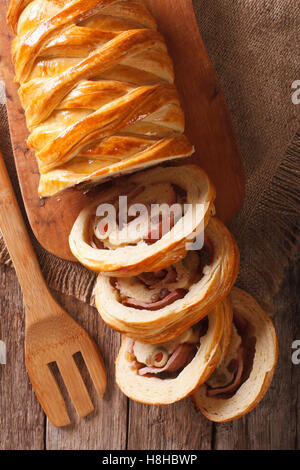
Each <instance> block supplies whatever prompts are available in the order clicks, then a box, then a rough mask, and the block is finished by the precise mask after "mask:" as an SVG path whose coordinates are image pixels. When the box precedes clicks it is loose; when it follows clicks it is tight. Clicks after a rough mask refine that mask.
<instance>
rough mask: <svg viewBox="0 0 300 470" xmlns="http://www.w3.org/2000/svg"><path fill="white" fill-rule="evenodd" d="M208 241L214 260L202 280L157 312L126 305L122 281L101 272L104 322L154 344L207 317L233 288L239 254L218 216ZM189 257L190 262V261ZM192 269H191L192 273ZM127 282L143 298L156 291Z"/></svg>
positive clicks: (98, 298)
mask: <svg viewBox="0 0 300 470" xmlns="http://www.w3.org/2000/svg"><path fill="white" fill-rule="evenodd" d="M205 238H206V239H207V242H209V245H210V249H211V258H212V259H211V260H210V264H208V265H206V266H205V267H204V268H203V275H202V277H201V278H200V279H199V280H197V281H196V282H193V283H192V284H191V285H190V286H188V287H187V289H188V290H187V292H186V294H185V295H184V297H183V298H179V299H178V300H175V301H174V302H172V303H170V304H168V305H165V306H163V307H162V308H159V309H157V310H147V309H145V308H144V309H141V308H135V307H133V306H127V305H126V304H123V303H122V301H121V298H120V294H119V291H118V289H117V286H118V285H119V284H120V282H121V281H122V279H120V278H119V280H117V281H116V282H112V280H111V278H108V277H107V276H105V275H104V274H102V273H100V274H99V276H98V280H97V284H96V289H95V301H96V306H97V309H98V311H99V313H100V315H101V316H102V318H103V320H104V321H105V322H106V323H107V324H108V325H109V326H111V327H112V328H114V329H116V330H117V331H119V332H121V333H123V334H125V335H127V336H130V337H131V338H135V339H136V340H138V341H141V342H144V343H150V344H151V343H152V344H155V343H160V342H163V341H169V340H171V339H173V338H174V337H176V336H178V335H179V334H180V333H182V331H184V330H186V329H187V328H188V327H189V326H191V325H193V324H195V323H197V322H198V321H200V320H201V319H202V318H203V317H205V316H206V315H208V313H209V312H210V311H211V310H212V309H214V308H215V306H216V305H218V304H219V303H220V302H221V301H222V300H224V299H225V298H226V297H227V296H228V295H229V292H230V290H231V289H232V286H233V284H234V282H235V280H236V277H237V274H238V269H239V252H238V248H237V245H236V243H235V241H234V239H233V237H232V235H231V234H230V232H229V231H228V229H227V228H226V227H225V225H224V224H223V223H222V222H221V221H220V220H218V219H217V218H216V217H211V219H210V221H209V223H208V225H207V228H206V230H205ZM200 253H201V251H200ZM190 254H191V253H190V252H189V255H190ZM189 255H188V256H187V258H186V260H187V261H188V260H189V259H190V258H189ZM195 256H196V257H197V256H198V255H197V254H195ZM187 261H186V264H187V267H189V265H188V263H187ZM183 263H184V261H183ZM181 264H182V262H181ZM175 267H176V266H175ZM174 269H175V268H174ZM192 269H193V267H192V266H190V270H192ZM188 272H189V271H188ZM128 283H129V285H130V286H131V288H132V290H133V291H134V287H135V286H137V287H136V290H137V291H138V293H139V295H140V297H142V296H143V295H145V294H147V295H148V296H149V295H151V292H153V291H151V290H149V289H147V288H146V287H144V289H142V287H143V284H142V282H141V281H140V278H136V277H133V278H128V281H127V284H128ZM139 288H140V289H139ZM174 288H176V284H175V287H174ZM140 291H141V292H140ZM140 297H139V298H140ZM230 327H231V325H230Z"/></svg>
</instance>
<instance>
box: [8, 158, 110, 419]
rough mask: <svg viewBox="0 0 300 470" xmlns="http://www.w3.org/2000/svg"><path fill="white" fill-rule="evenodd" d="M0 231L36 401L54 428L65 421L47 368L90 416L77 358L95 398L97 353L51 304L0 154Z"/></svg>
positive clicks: (100, 375)
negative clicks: (14, 281) (21, 313)
mask: <svg viewBox="0 0 300 470" xmlns="http://www.w3.org/2000/svg"><path fill="white" fill-rule="evenodd" d="M0 229H1V232H2V235H3V238H4V240H5V242H6V245H7V248H8V251H9V253H10V256H11V258H12V260H13V263H14V266H15V269H16V272H17V275H18V279H19V282H20V284H21V287H22V292H23V297H24V305H25V363H26V368H27V371H28V375H29V377H30V380H31V383H32V386H33V388H34V391H35V393H36V396H37V398H38V400H39V402H40V404H41V405H42V407H43V409H44V411H45V413H46V415H47V416H48V418H49V420H50V421H51V422H52V424H54V425H55V426H66V425H68V424H70V419H69V416H68V412H67V409H66V405H65V402H64V399H63V396H62V394H61V391H60V389H59V387H58V384H57V382H56V379H55V377H54V375H53V373H52V371H51V369H50V367H49V364H51V363H56V364H57V366H58V369H59V372H60V374H61V376H62V379H63V381H64V383H65V386H66V388H67V390H68V392H69V394H70V397H71V399H72V402H73V404H74V407H75V409H76V411H77V413H78V415H79V416H80V417H84V416H86V415H88V414H89V413H91V411H93V409H94V407H93V404H92V402H91V399H90V396H89V394H88V391H87V389H86V386H85V384H84V381H83V379H82V377H81V374H80V372H79V370H78V368H77V365H76V363H75V360H74V357H73V356H74V354H75V353H77V352H80V353H81V354H82V356H83V359H84V361H85V363H86V366H87V369H88V371H89V373H90V375H91V378H92V380H93V383H94V386H95V388H96V390H97V392H98V394H99V395H100V396H101V397H102V396H103V394H104V391H105V387H106V374H105V368H104V365H103V361H102V358H101V356H100V353H99V351H98V349H97V347H96V345H95V343H94V342H93V341H92V339H91V338H90V337H89V335H88V334H87V333H86V331H85V330H84V329H83V328H82V327H81V326H79V325H78V324H77V323H76V322H75V321H74V320H73V319H72V318H71V317H70V316H69V315H68V314H67V313H66V312H65V311H64V310H63V309H62V308H61V307H60V306H59V305H58V304H57V302H56V301H55V300H54V299H53V297H52V295H51V293H50V292H49V290H48V287H47V285H46V283H45V281H44V278H43V275H42V273H41V270H40V266H39V263H38V261H37V258H36V255H35V253H34V250H33V248H32V245H31V242H30V238H29V235H28V233H27V230H26V227H25V224H24V220H23V218H22V215H21V212H20V209H19V207H18V203H17V200H16V197H15V195H14V191H13V188H12V185H11V182H10V179H9V176H8V173H7V170H6V167H5V164H4V161H3V157H2V155H1V153H0Z"/></svg>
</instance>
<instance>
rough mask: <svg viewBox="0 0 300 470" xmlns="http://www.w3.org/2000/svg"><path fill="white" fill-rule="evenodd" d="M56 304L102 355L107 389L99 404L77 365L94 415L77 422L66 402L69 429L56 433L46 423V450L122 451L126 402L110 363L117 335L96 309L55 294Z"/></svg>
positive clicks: (117, 347) (112, 364)
mask: <svg viewBox="0 0 300 470" xmlns="http://www.w3.org/2000/svg"><path fill="white" fill-rule="evenodd" d="M56 298H57V300H58V301H59V302H60V304H61V305H62V306H63V307H64V308H65V309H66V310H67V311H68V312H69V313H70V314H72V313H73V316H74V319H75V320H76V321H78V322H79V323H80V324H81V325H82V326H83V327H84V328H85V329H86V331H88V332H89V334H90V335H91V337H92V338H93V339H94V341H95V342H96V344H98V345H99V347H100V350H101V352H102V355H103V358H104V362H105V366H106V370H107V389H106V392H105V395H104V398H103V399H102V400H100V399H99V397H98V396H97V394H96V392H95V390H94V388H93V385H92V383H91V381H90V379H89V374H88V373H87V371H86V370H85V368H84V367H83V364H82V363H81V366H80V370H81V372H82V376H83V378H84V381H85V383H86V384H87V388H88V391H89V393H90V396H91V398H92V402H93V405H94V407H95V411H94V412H93V413H92V414H91V415H90V416H88V417H87V418H85V419H81V420H80V419H79V418H78V417H77V416H76V412H75V411H74V409H73V408H72V405H71V403H70V400H69V398H68V397H67V396H66V394H64V396H65V398H66V403H67V408H68V411H69V414H70V417H71V421H72V425H71V426H70V427H68V428H65V429H57V428H55V427H54V426H52V425H51V424H50V423H49V422H48V424H47V432H46V439H45V440H46V447H47V449H50V450H53V449H74V450H76V449H98V450H99V449H125V448H126V427H127V398H126V397H125V396H124V395H123V394H122V393H121V392H120V391H119V390H118V388H117V387H116V385H115V378H114V375H115V371H114V359H115V355H116V352H117V351H118V349H119V347H120V343H121V339H120V335H119V334H117V333H115V332H114V331H112V330H111V329H110V328H109V327H108V326H107V325H105V324H104V323H103V322H102V320H101V317H100V315H99V314H98V312H97V311H96V309H94V308H92V307H89V306H88V305H86V304H84V303H82V302H79V301H77V300H75V299H73V298H72V297H67V296H64V295H63V294H57V293H56Z"/></svg>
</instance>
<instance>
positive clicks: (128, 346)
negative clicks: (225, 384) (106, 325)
mask: <svg viewBox="0 0 300 470" xmlns="http://www.w3.org/2000/svg"><path fill="white" fill-rule="evenodd" d="M231 323H232V307H231V303H230V301H229V300H228V299H225V300H224V301H223V302H221V303H220V304H219V305H218V306H216V308H215V309H214V310H213V311H212V312H211V313H209V315H208V316H207V317H206V318H205V319H203V320H201V321H200V322H199V323H198V324H197V325H195V326H194V327H192V328H189V329H188V330H186V331H185V332H184V333H182V334H181V335H180V336H179V337H177V338H175V339H174V340H173V341H170V342H167V343H166V342H165V343H162V344H156V345H147V344H142V343H138V342H136V341H134V340H132V339H130V338H127V337H123V341H122V346H121V349H120V352H119V354H118V357H117V360H116V381H117V384H118V386H119V387H120V389H121V390H122V392H123V393H124V394H125V395H127V396H128V397H129V398H131V399H132V400H135V401H138V402H141V403H145V404H148V405H168V404H170V403H174V402H176V401H178V400H181V399H183V398H185V397H186V396H188V395H190V394H191V393H192V392H193V391H194V390H195V389H196V388H197V387H198V386H199V385H200V384H202V383H204V382H205V381H206V380H207V379H208V378H209V377H210V375H211V374H212V373H213V371H214V369H215V368H216V366H217V365H218V363H219V362H220V359H221V357H222V354H223V350H222V348H221V347H220V345H221V344H222V338H224V336H226V337H230V334H231V328H230V325H231ZM228 326H229V327H228ZM224 342H225V343H226V342H228V339H225V340H224Z"/></svg>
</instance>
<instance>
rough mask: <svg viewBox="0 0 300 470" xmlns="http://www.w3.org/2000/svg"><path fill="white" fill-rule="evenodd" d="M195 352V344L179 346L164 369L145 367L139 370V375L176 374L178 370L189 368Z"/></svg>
mask: <svg viewBox="0 0 300 470" xmlns="http://www.w3.org/2000/svg"><path fill="white" fill-rule="evenodd" d="M194 351H195V344H192V343H183V344H179V346H177V348H176V349H175V351H174V352H173V354H172V355H171V357H170V358H169V360H168V362H167V364H166V365H165V366H164V367H143V368H142V369H140V370H139V375H146V374H161V372H176V371H177V370H178V369H181V368H183V367H185V366H187V365H188V364H189V363H190V362H191V360H192V358H193V354H194Z"/></svg>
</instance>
